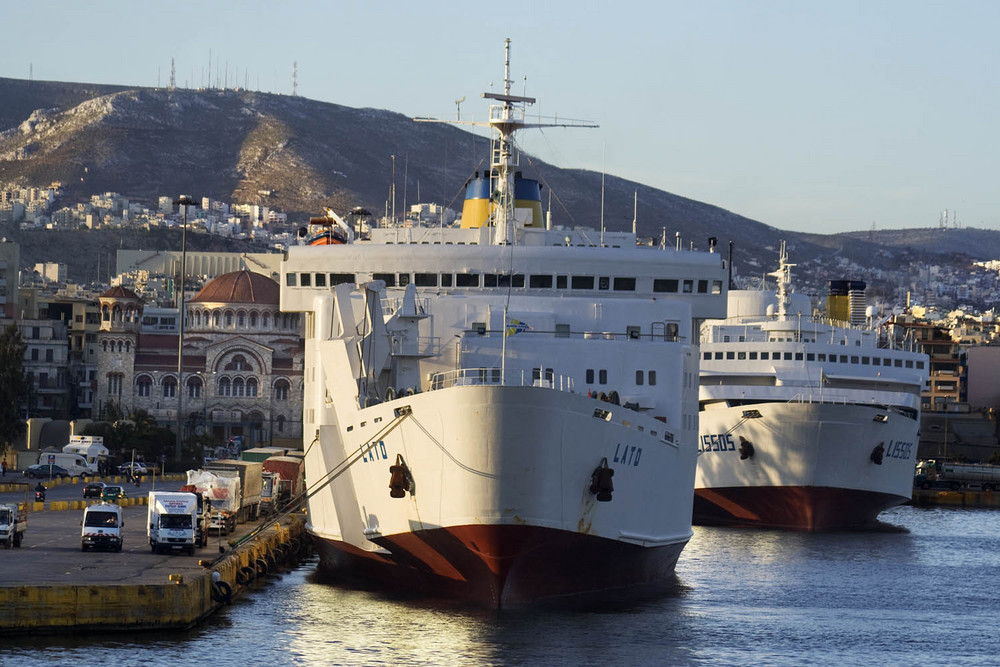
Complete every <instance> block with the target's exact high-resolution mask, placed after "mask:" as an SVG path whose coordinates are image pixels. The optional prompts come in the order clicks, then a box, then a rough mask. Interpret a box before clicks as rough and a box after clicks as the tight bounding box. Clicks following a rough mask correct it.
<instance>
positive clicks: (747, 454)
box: [740, 435, 754, 461]
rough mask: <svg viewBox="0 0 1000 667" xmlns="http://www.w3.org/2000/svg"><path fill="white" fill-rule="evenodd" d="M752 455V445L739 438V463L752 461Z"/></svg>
mask: <svg viewBox="0 0 1000 667" xmlns="http://www.w3.org/2000/svg"><path fill="white" fill-rule="evenodd" d="M753 455H754V449H753V443H752V442H750V441H749V440H747V439H746V438H744V437H743V436H742V435H741V436H740V461H744V460H746V459H752V458H753Z"/></svg>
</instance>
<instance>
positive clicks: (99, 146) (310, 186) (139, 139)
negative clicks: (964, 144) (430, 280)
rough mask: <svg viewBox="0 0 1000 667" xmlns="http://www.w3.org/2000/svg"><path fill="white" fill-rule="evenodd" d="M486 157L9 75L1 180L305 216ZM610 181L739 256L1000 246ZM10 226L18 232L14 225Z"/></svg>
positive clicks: (437, 184)
mask: <svg viewBox="0 0 1000 667" xmlns="http://www.w3.org/2000/svg"><path fill="white" fill-rule="evenodd" d="M488 155H489V140H488V139H487V138H484V137H481V136H478V135H475V134H472V133H469V132H466V131H464V130H462V129H460V128H458V127H455V126H452V125H447V124H437V123H415V122H413V120H412V119H410V118H408V117H406V116H404V115H402V114H399V113H395V112H392V111H386V110H379V109H372V108H354V107H347V106H343V105H338V104H334V103H331V102H318V101H314V100H308V99H306V98H301V97H292V96H286V95H277V94H271V93H257V92H251V91H246V90H216V89H210V90H188V89H176V90H167V89H164V88H143V87H129V86H112V85H100V84H75V83H63V82H39V81H24V80H20V79H9V78H0V184H8V185H12V184H17V185H19V186H21V187H24V186H29V185H34V186H43V185H47V184H48V183H50V182H52V181H60V182H62V184H63V191H64V194H63V200H64V201H66V202H76V201H82V200H86V199H88V198H89V196H90V195H92V194H98V193H101V192H105V191H113V192H119V193H121V194H123V195H125V196H127V197H129V198H131V199H133V200H137V201H142V202H145V203H147V204H151V205H152V204H155V201H156V197H158V196H160V195H175V194H178V193H182V192H183V193H188V194H190V195H192V196H195V197H196V198H200V197H202V196H208V197H211V198H212V199H217V200H221V201H229V202H232V203H257V204H263V205H267V206H270V207H272V208H275V209H277V210H282V211H285V212H287V213H288V214H289V219H290V220H293V221H296V222H299V223H301V222H303V221H304V220H305V219H306V218H308V216H309V215H315V214H317V213H318V212H319V211H321V210H322V208H323V207H324V206H331V207H332V208H334V209H335V210H339V211H346V210H349V209H350V208H352V207H353V206H356V205H362V206H365V207H367V208H369V209H371V210H374V211H376V212H377V213H381V212H382V210H383V209H384V208H389V204H388V203H387V202H388V200H389V193H390V192H391V186H392V181H393V176H395V180H396V204H397V206H400V207H401V205H402V204H403V203H413V202H414V200H415V199H416V196H415V195H416V193H417V192H422V193H424V194H422V195H420V197H421V199H422V200H423V201H435V202H440V203H443V204H444V205H446V206H450V207H452V208H456V209H460V208H461V202H462V196H463V192H464V183H465V182H466V180H467V179H468V178H469V176H471V175H472V174H473V173H474V172H476V171H481V170H483V169H484V168H485V167H484V165H485V158H486V157H487V156H488ZM392 156H396V159H395V164H393V160H392ZM522 169H523V171H524V172H525V175H526V176H528V177H532V178H537V179H538V180H539V181H540V182H541V183H542V184H543V187H544V188H545V189H543V195H542V196H543V201H544V200H547V198H548V190H551V191H552V193H553V196H552V202H553V203H552V209H553V217H554V222H555V224H562V225H566V226H570V227H572V226H584V227H590V228H594V229H597V228H599V227H600V225H601V221H602V220H601V218H602V214H601V210H602V192H601V183H602V175H601V174H600V173H597V172H593V171H589V170H583V169H560V168H557V167H554V166H552V165H549V164H547V163H545V162H544V161H542V160H539V159H537V158H534V157H532V156H528V155H525V159H524V160H523V161H522ZM603 180H604V193H603V210H604V211H605V213H604V216H603V217H604V224H605V226H606V228H607V229H609V230H613V231H614V230H625V229H631V225H632V218H633V202H634V201H635V199H634V197H635V198H637V200H638V219H637V228H638V229H637V231H638V235H639V236H640V237H644V238H653V239H655V240H656V241H660V240H661V239H662V238H663V237H664V236H666V243H667V244H668V245H673V244H674V242H675V238H676V235H678V234H679V236H680V241H681V243H682V244H683V245H684V247H687V246H688V244H692V243H693V245H694V246H695V247H697V248H702V249H704V248H705V247H707V238H708V237H709V236H713V237H716V238H717V239H719V246H720V250H722V251H723V252H724V251H725V247H726V244H727V243H728V242H730V241H732V242H734V243H735V245H736V248H737V252H738V254H739V256H740V257H741V259H740V260H738V261H737V265H738V266H739V265H740V262H746V265H747V266H752V267H755V269H756V268H758V267H760V268H766V269H768V270H770V269H772V268H773V265H774V263H775V261H776V254H777V247H778V245H779V243H780V241H781V240H787V241H788V243H789V250H790V252H791V253H792V257H793V259H794V260H795V261H798V262H800V263H803V264H804V263H808V262H816V261H819V260H822V259H824V258H826V257H829V256H830V255H831V253H833V254H837V255H841V256H850V257H857V258H862V259H863V262H864V266H870V267H879V266H884V265H889V266H895V265H898V264H899V263H901V262H903V263H913V262H923V263H929V262H933V261H938V259H939V258H940V261H947V262H949V263H950V262H956V261H958V262H966V261H968V260H972V259H993V258H997V257H1000V232H994V231H991V230H979V229H949V230H946V231H943V230H936V229H918V230H880V231H877V232H875V231H870V232H847V233H840V234H831V235H824V234H816V233H803V232H791V231H784V230H780V229H778V228H776V227H773V226H771V225H768V224H765V223H763V222H760V221H757V220H752V219H750V218H747V217H745V216H741V215H739V214H738V213H735V212H732V211H728V210H725V209H723V208H720V207H718V206H714V205H712V204H709V203H705V202H699V201H696V200H693V199H690V198H686V197H683V196H680V195H676V194H672V193H670V192H667V191H664V190H660V189H657V188H654V187H651V186H648V185H644V184H641V183H635V182H631V181H628V180H626V179H623V178H619V177H617V176H614V175H607V176H605V177H603ZM266 192H267V193H270V194H263V193H266ZM428 192H430V193H433V194H432V196H430V197H428V196H427V195H426V193H428ZM399 210H400V211H401V210H402V208H400V209H399ZM8 235H10V236H14V237H15V240H16V237H17V236H18V234H17V230H10V234H8ZM742 258H745V259H742ZM37 261H44V260H41V259H39V260H37Z"/></svg>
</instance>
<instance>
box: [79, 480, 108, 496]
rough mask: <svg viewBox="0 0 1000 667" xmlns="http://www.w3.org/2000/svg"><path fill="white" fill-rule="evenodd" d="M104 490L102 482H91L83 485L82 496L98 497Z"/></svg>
mask: <svg viewBox="0 0 1000 667" xmlns="http://www.w3.org/2000/svg"><path fill="white" fill-rule="evenodd" d="M103 492H104V482H91V483H90V484H87V485H86V486H84V487H83V497H84V498H100V497H101V494H102V493H103Z"/></svg>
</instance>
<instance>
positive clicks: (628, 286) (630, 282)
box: [615, 278, 635, 292]
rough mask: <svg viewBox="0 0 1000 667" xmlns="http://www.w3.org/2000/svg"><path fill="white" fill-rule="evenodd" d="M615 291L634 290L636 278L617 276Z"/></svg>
mask: <svg viewBox="0 0 1000 667" xmlns="http://www.w3.org/2000/svg"><path fill="white" fill-rule="evenodd" d="M615 291H617V292H634V291H635V278H615Z"/></svg>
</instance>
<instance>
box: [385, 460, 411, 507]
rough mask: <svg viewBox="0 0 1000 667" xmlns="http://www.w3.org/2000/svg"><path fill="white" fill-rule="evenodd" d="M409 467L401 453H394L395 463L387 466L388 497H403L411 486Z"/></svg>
mask: <svg viewBox="0 0 1000 667" xmlns="http://www.w3.org/2000/svg"><path fill="white" fill-rule="evenodd" d="M412 479H413V478H412V477H411V475H410V469H409V468H408V467H407V465H406V461H404V460H403V455H402V454H396V465H393V466H389V497H391V498H403V497H405V496H406V492H407V491H409V490H410V489H412V488H413V484H412Z"/></svg>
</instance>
